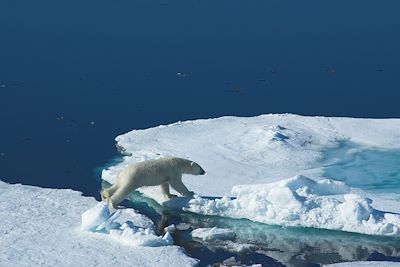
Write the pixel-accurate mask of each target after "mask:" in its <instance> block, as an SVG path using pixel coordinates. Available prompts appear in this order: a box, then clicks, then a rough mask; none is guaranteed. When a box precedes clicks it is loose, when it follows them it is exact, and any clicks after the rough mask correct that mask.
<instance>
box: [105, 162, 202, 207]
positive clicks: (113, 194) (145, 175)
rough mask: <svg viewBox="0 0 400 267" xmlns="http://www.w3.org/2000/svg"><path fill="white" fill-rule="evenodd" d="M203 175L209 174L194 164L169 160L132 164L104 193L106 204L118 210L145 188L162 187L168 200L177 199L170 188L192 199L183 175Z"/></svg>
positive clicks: (191, 193)
mask: <svg viewBox="0 0 400 267" xmlns="http://www.w3.org/2000/svg"><path fill="white" fill-rule="evenodd" d="M184 173H185V174H192V175H203V174H205V171H204V170H203V169H202V168H201V167H200V165H199V164H197V163H196V162H194V161H191V160H187V159H182V158H175V157H167V158H161V159H157V160H147V161H143V162H139V163H135V164H132V165H130V166H128V167H127V168H126V169H124V170H123V171H121V172H120V173H119V174H118V176H117V179H116V181H115V183H114V184H113V185H112V186H111V187H110V188H108V189H105V190H103V191H102V192H101V198H102V199H103V201H107V202H108V203H109V204H111V206H112V208H114V209H116V208H117V205H118V204H119V203H120V202H121V201H122V200H124V199H125V198H126V197H127V196H128V194H129V193H131V192H132V191H134V190H135V189H138V188H140V187H143V186H156V185H160V186H161V189H162V191H163V194H164V195H165V196H166V197H167V198H169V199H170V198H172V197H175V195H172V194H170V192H169V186H171V187H172V188H173V189H175V190H176V191H177V192H179V193H180V194H182V195H184V196H191V195H193V192H191V191H189V190H188V189H187V188H186V186H185V185H184V184H183V182H182V174H184Z"/></svg>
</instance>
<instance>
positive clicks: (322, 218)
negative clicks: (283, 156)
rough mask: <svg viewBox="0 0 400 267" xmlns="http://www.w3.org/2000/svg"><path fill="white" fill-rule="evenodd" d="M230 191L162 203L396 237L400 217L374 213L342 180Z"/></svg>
mask: <svg viewBox="0 0 400 267" xmlns="http://www.w3.org/2000/svg"><path fill="white" fill-rule="evenodd" d="M232 193H233V194H234V195H236V198H234V199H231V198H229V197H223V198H220V199H208V198H203V197H201V196H198V195H195V196H194V198H193V199H189V200H187V203H186V204H184V205H182V204H183V203H182V202H181V201H179V200H171V201H168V202H165V203H164V205H166V206H167V207H170V208H174V209H182V210H184V211H190V212H194V213H199V214H203V215H217V216H225V217H231V218H245V219H249V220H252V221H256V222H262V223H267V224H276V225H283V226H301V227H314V228H324V229H331V230H342V231H348V232H356V233H362V234H370V235H386V236H395V237H400V215H399V214H393V213H387V212H383V211H379V210H375V209H374V208H373V207H372V206H371V205H372V200H371V199H368V198H364V197H362V196H359V195H356V194H352V193H350V190H349V188H348V187H347V186H346V185H345V184H344V183H342V182H338V181H331V180H326V179H325V180H320V181H313V180H312V179H310V178H307V177H305V176H301V175H299V176H295V177H293V178H290V179H286V180H282V181H279V182H275V183H270V184H258V185H239V186H235V187H233V189H232Z"/></svg>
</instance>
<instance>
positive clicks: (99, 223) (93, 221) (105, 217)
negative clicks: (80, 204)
mask: <svg viewBox="0 0 400 267" xmlns="http://www.w3.org/2000/svg"><path fill="white" fill-rule="evenodd" d="M82 229H83V230H88V231H92V232H99V233H102V234H105V235H106V236H110V237H111V238H113V239H114V240H117V241H118V242H120V243H122V244H124V245H128V246H133V247H140V246H146V247H159V246H168V245H172V244H173V243H174V241H173V238H172V236H171V234H170V233H168V232H167V233H166V234H165V235H164V236H163V237H161V236H157V235H156V234H155V232H154V229H155V227H154V224H153V222H152V221H151V220H150V219H149V218H147V217H146V216H144V215H142V214H138V213H137V212H136V211H135V210H133V209H120V210H117V211H115V212H114V213H112V214H110V212H109V211H108V207H107V204H105V203H104V202H100V203H98V204H96V206H94V207H93V208H91V209H89V210H87V211H86V212H84V213H83V214H82Z"/></svg>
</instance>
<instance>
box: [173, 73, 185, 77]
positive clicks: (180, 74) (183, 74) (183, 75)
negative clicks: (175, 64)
mask: <svg viewBox="0 0 400 267" xmlns="http://www.w3.org/2000/svg"><path fill="white" fill-rule="evenodd" d="M176 75H178V76H181V77H187V76H188V74H186V73H184V72H177V73H176Z"/></svg>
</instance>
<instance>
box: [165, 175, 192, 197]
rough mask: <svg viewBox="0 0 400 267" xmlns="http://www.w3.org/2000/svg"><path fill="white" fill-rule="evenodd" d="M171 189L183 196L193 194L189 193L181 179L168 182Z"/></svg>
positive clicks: (177, 178)
mask: <svg viewBox="0 0 400 267" xmlns="http://www.w3.org/2000/svg"><path fill="white" fill-rule="evenodd" d="M170 184H171V187H172V188H173V189H175V190H176V191H178V192H179V193H180V194H182V195H184V196H193V192H192V191H189V190H188V189H187V187H186V186H185V185H184V184H183V182H182V178H181V177H176V178H174V179H171V181H170Z"/></svg>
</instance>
